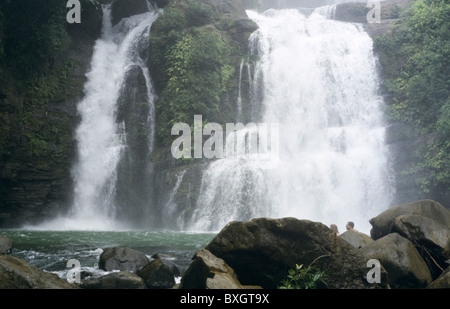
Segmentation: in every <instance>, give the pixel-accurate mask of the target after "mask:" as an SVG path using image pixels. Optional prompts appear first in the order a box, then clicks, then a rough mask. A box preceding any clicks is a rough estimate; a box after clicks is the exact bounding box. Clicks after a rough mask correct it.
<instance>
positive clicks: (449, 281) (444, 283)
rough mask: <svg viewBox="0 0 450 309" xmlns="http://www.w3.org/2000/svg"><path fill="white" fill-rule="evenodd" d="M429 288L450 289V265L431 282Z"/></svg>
mask: <svg viewBox="0 0 450 309" xmlns="http://www.w3.org/2000/svg"><path fill="white" fill-rule="evenodd" d="M428 288H429V289H450V267H447V269H446V270H445V271H444V272H443V273H442V274H441V275H440V276H439V277H438V278H437V279H436V280H434V281H433V282H431V284H430V285H429V286H428Z"/></svg>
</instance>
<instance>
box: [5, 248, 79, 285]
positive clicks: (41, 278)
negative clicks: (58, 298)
mask: <svg viewBox="0 0 450 309" xmlns="http://www.w3.org/2000/svg"><path fill="white" fill-rule="evenodd" d="M77 288H78V287H77V286H76V285H75V284H71V283H68V282H67V281H66V280H63V279H61V278H59V277H58V275H56V274H52V273H48V272H45V271H42V270H40V269H38V268H36V267H34V266H31V265H29V264H28V263H27V262H25V261H24V260H22V259H19V258H16V257H13V256H9V255H1V256H0V289H77Z"/></svg>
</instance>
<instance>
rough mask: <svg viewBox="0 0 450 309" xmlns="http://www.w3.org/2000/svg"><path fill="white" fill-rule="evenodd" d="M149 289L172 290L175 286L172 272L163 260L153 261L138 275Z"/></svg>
mask: <svg viewBox="0 0 450 309" xmlns="http://www.w3.org/2000/svg"><path fill="white" fill-rule="evenodd" d="M136 274H137V275H138V276H139V277H141V278H142V279H143V280H144V283H145V285H146V287H147V288H148V289H171V288H173V287H174V286H175V277H174V275H173V273H172V270H171V269H170V268H169V266H167V265H166V264H164V263H163V261H162V260H159V259H157V260H153V261H152V262H150V263H148V264H147V265H146V266H145V267H144V268H143V269H141V270H140V271H138V272H137V273H136Z"/></svg>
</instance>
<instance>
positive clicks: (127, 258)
mask: <svg viewBox="0 0 450 309" xmlns="http://www.w3.org/2000/svg"><path fill="white" fill-rule="evenodd" d="M148 263H149V259H148V258H147V256H146V255H145V254H144V253H142V252H140V251H137V250H134V249H130V248H122V247H113V248H106V249H104V250H103V252H102V254H101V255H100V259H99V263H98V267H99V268H100V269H102V270H105V271H112V270H124V271H129V272H136V271H138V270H141V269H142V268H143V267H144V266H145V265H147V264H148Z"/></svg>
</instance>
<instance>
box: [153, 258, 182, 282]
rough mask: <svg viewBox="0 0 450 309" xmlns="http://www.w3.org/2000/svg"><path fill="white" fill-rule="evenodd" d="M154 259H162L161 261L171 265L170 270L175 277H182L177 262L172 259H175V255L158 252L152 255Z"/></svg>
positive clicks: (168, 265)
mask: <svg viewBox="0 0 450 309" xmlns="http://www.w3.org/2000/svg"><path fill="white" fill-rule="evenodd" d="M152 259H155V260H156V259H159V260H161V262H163V263H164V264H165V265H166V266H167V267H169V269H170V271H171V272H172V274H173V275H174V276H175V277H181V271H180V269H179V268H178V267H177V265H175V263H173V262H172V261H171V259H174V257H173V256H171V255H168V254H164V253H156V254H154V255H152Z"/></svg>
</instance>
